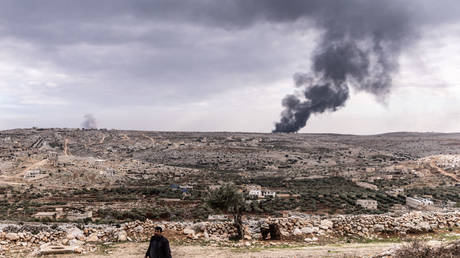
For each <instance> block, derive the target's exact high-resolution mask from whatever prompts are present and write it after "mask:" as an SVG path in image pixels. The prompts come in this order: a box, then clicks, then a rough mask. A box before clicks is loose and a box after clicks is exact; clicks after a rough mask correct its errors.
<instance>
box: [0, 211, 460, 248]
mask: <svg viewBox="0 0 460 258" xmlns="http://www.w3.org/2000/svg"><path fill="white" fill-rule="evenodd" d="M243 223H244V228H245V234H244V240H245V242H243V243H241V244H242V246H243V245H245V246H247V245H248V244H247V243H249V241H251V240H261V239H262V233H264V232H263V231H266V232H265V233H267V239H268V240H274V239H275V238H274V237H273V236H272V234H271V232H273V234H274V236H275V237H276V236H279V237H281V239H283V238H290V237H295V238H297V239H299V238H300V239H303V240H304V242H307V243H314V242H317V241H319V239H333V238H340V237H366V238H377V237H379V236H380V235H381V234H382V233H385V234H393V235H400V236H404V235H406V234H411V233H425V232H432V231H436V230H440V229H443V228H444V229H446V228H450V227H458V226H460V212H446V213H439V212H438V213H437V212H411V213H406V214H402V215H396V214H382V215H351V216H348V215H337V216H330V217H324V216H323V217H321V216H308V217H302V218H300V217H289V218H260V219H248V220H245V221H244V222H243ZM157 225H161V226H162V228H163V229H164V230H165V231H166V232H171V233H174V232H175V234H180V235H183V236H186V237H187V238H189V239H191V240H200V239H207V240H209V241H216V242H218V241H226V240H228V239H229V237H230V236H232V235H235V234H236V229H235V227H234V225H233V223H232V222H230V221H227V222H222V221H212V222H198V223H193V222H189V221H188V222H187V221H186V222H161V223H158V222H154V221H151V220H146V221H144V222H140V221H133V222H128V223H124V224H122V225H120V226H119V227H115V226H111V225H84V226H82V225H80V226H79V227H80V228H78V227H76V225H75V224H60V226H59V227H53V228H51V227H49V226H46V225H43V226H33V227H29V226H27V227H26V226H23V227H21V228H23V229H24V230H23V231H18V230H16V229H19V227H17V226H16V225H14V224H6V225H5V224H3V225H1V226H0V228H3V229H7V230H8V232H5V231H3V232H0V244H1V247H2V250H0V252H4V251H6V250H10V249H12V248H19V247H20V248H25V249H30V250H36V252H40V250H42V249H45V247H46V248H47V249H46V250H50V248H48V247H47V246H43V248H42V247H40V245H43V243H48V244H51V243H52V245H53V246H65V247H66V248H67V247H69V246H70V247H73V249H72V250H74V251H75V250H77V251H82V250H86V251H88V250H91V248H94V243H97V242H122V241H146V240H148V239H149V238H150V237H151V236H152V235H153V232H154V229H155V226H157ZM27 228H31V229H33V230H34V232H30V231H27V230H26V229H27ZM38 229H39V230H38ZM12 231H14V232H12ZM277 234H278V235H277ZM91 246H92V247H91ZM66 248H64V249H65V250H70V249H66ZM85 248H86V249H85ZM51 249H52V248H51ZM61 249H62V248H55V250H54V251H56V252H59V250H61ZM64 249H62V250H64Z"/></svg>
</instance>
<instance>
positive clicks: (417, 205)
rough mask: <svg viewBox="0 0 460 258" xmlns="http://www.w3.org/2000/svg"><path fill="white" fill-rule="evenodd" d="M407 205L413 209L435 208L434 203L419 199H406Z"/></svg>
mask: <svg viewBox="0 0 460 258" xmlns="http://www.w3.org/2000/svg"><path fill="white" fill-rule="evenodd" d="M406 205H407V206H409V207H410V208H412V209H427V208H431V207H433V201H431V200H428V199H424V198H419V197H406Z"/></svg>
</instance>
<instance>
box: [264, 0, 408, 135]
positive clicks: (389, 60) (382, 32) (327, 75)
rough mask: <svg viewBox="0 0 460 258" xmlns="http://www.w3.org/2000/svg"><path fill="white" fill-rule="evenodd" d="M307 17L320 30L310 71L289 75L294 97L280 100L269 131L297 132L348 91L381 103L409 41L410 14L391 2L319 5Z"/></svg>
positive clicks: (332, 107)
mask: <svg viewBox="0 0 460 258" xmlns="http://www.w3.org/2000/svg"><path fill="white" fill-rule="evenodd" d="M322 6H323V7H325V8H321V9H318V12H317V13H310V15H309V17H312V18H313V19H314V21H315V24H316V25H317V26H318V27H319V28H320V29H321V30H322V35H321V38H320V40H319V42H318V44H317V46H316V49H315V51H314V53H313V59H312V67H311V71H310V72H308V73H297V74H295V75H294V82H295V85H296V86H297V87H298V88H299V89H300V93H299V92H298V93H297V94H292V95H288V96H286V97H285V98H284V99H283V101H282V105H283V107H284V110H283V112H282V113H281V120H280V122H278V123H276V125H275V129H274V130H273V132H297V131H299V130H300V129H301V128H303V127H304V126H305V125H306V123H307V121H308V119H309V118H310V116H311V115H312V114H317V113H323V112H325V111H336V110H337V109H339V108H341V107H343V106H344V105H345V103H346V101H347V100H348V98H349V88H350V87H353V88H355V89H356V90H360V91H366V92H368V93H371V94H374V95H375V96H376V98H377V100H379V101H384V100H385V97H386V95H387V94H388V93H389V92H390V89H391V86H392V75H393V74H394V73H395V72H397V71H398V58H399V56H400V53H401V51H402V50H403V49H404V48H406V47H408V46H409V45H410V43H411V42H412V41H413V39H414V38H415V33H414V30H413V26H412V25H411V19H410V15H409V13H408V11H407V9H405V8H404V7H402V6H398V5H397V3H396V2H394V1H323V4H322Z"/></svg>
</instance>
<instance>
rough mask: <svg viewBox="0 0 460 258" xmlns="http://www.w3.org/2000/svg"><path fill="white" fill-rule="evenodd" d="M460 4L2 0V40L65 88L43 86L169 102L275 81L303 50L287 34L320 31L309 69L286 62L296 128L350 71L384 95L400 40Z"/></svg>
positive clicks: (336, 92)
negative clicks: (297, 68)
mask: <svg viewBox="0 0 460 258" xmlns="http://www.w3.org/2000/svg"><path fill="white" fill-rule="evenodd" d="M458 7H459V4H457V3H456V1H453V0H452V1H449V0H445V1H436V2H435V1H428V0H420V1H417V0H408V1H396V0H387V1H368V0H346V1H345V0H344V1H340V0H339V1H332V0H331V1H325V0H316V1H314V0H310V1H308V0H289V1H281V0H219V1H216V0H187V1H186V0H180V1H179V0H132V1H126V0H98V1H94V0H80V1H71V0H45V1H33V0H30V1H17V0H5V1H1V2H0V44H2V42H9V41H11V42H12V43H9V44H11V45H13V46H14V47H12V50H13V51H9V52H11V53H16V55H17V56H18V57H21V58H23V59H24V60H26V61H27V60H29V59H27V58H30V59H34V60H40V63H39V64H37V65H36V66H37V67H39V68H47V69H48V70H51V71H54V72H55V73H59V74H61V73H62V74H64V75H65V79H63V80H62V81H60V82H58V84H59V85H58V87H48V88H45V87H43V88H41V89H40V91H42V92H44V95H53V96H55V97H60V98H62V99H65V100H67V101H68V102H71V103H80V102H85V103H90V104H91V105H100V106H105V105H116V106H120V105H136V104H152V103H160V102H162V101H164V102H167V103H170V104H174V102H178V103H181V102H186V101H193V100H199V99H202V98H204V97H206V96H209V95H210V94H214V93H219V92H223V91H225V90H228V89H237V88H239V87H245V86H246V85H250V84H263V83H267V84H268V83H270V82H271V81H273V80H280V79H281V78H283V76H285V74H286V71H285V70H283V69H285V68H284V67H287V66H288V64H290V62H292V61H291V60H292V59H294V58H297V59H299V58H302V57H303V56H304V53H296V52H292V50H291V49H290V48H289V47H286V46H287V45H289V44H294V43H293V39H294V38H295V37H292V36H290V34H292V33H293V32H294V31H295V30H305V31H306V30H312V29H314V30H317V31H320V32H321V36H320V39H319V42H316V43H315V42H313V41H312V42H311V44H318V46H319V47H318V48H317V49H316V50H315V51H314V52H313V55H312V56H313V59H312V69H311V70H310V71H302V70H300V71H295V70H292V71H290V72H291V74H292V73H295V72H297V73H296V75H295V78H294V79H295V83H296V85H297V87H299V89H302V90H303V93H302V96H301V97H298V96H295V95H290V96H288V97H286V100H285V101H284V102H283V106H284V107H286V110H285V111H284V112H283V118H282V121H281V122H283V121H285V122H284V123H283V128H285V129H282V130H280V131H297V130H298V129H299V128H301V127H302V126H303V125H305V123H306V121H307V120H308V118H309V116H310V115H311V113H317V112H324V111H326V110H332V111H333V110H336V109H337V108H340V107H342V106H343V105H345V102H346V100H347V98H348V95H349V91H348V90H349V89H348V86H347V85H348V84H347V83H348V82H350V83H353V85H354V86H355V87H356V88H358V89H360V90H363V91H366V92H370V93H372V94H375V95H376V96H385V95H386V94H388V93H389V90H390V85H391V75H392V74H393V73H395V72H396V71H397V69H398V63H397V59H398V56H399V54H400V52H401V51H402V50H403V48H402V46H407V45H410V44H411V42H412V41H413V40H414V38H416V37H415V36H416V35H417V32H418V31H419V30H420V28H422V27H427V26H428V27H429V26H431V27H435V26H438V25H439V24H441V23H449V22H452V21H455V20H456V19H457V18H456V17H457V14H458V11H459V8H458ZM271 25H273V26H271ZM279 26H281V27H279ZM414 27H415V29H414ZM277 29H278V31H276V30H277ZM369 33H370V34H369ZM369 35H371V36H369ZM277 42H278V43H277ZM305 49H308V47H305ZM23 53H27V55H28V57H27V58H25V57H22V56H21V55H22V54H23ZM340 56H343V57H346V58H339V57H340ZM18 59H20V58H18ZM290 59H291V60H290ZM26 61H24V62H25V63H26ZM305 62H307V63H308V62H309V61H308V60H305ZM28 65H29V66H32V65H31V64H30V63H28ZM34 65H35V64H34ZM32 68H33V67H32ZM59 78H61V77H59ZM37 87H38V86H37ZM88 93H90V94H88ZM306 100H307V101H306ZM283 119H284V120H283ZM293 119H294V120H293ZM287 128H289V129H287Z"/></svg>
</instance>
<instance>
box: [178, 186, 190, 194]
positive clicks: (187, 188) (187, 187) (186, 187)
mask: <svg viewBox="0 0 460 258" xmlns="http://www.w3.org/2000/svg"><path fill="white" fill-rule="evenodd" d="M179 189H180V190H181V191H182V192H183V193H188V192H190V191H191V190H193V186H191V185H181V186H179Z"/></svg>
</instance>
